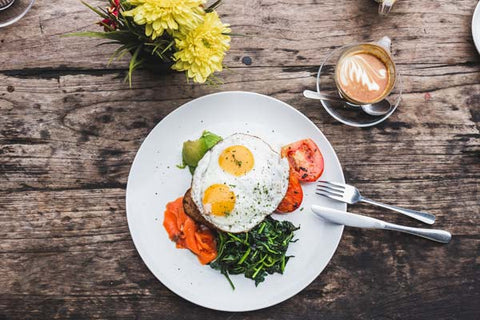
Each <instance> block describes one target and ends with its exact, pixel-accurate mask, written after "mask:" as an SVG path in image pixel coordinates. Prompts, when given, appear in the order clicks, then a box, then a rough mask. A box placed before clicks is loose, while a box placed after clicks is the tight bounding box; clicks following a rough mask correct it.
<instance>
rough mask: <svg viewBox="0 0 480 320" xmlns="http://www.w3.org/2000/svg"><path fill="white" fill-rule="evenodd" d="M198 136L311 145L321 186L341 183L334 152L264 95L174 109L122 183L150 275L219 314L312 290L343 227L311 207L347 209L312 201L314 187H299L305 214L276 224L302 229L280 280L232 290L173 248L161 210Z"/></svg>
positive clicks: (303, 121) (182, 178) (240, 281)
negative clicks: (239, 135)
mask: <svg viewBox="0 0 480 320" xmlns="http://www.w3.org/2000/svg"><path fill="white" fill-rule="evenodd" d="M203 130H209V131H212V132H214V133H216V134H219V135H221V136H224V137H225V136H228V135H230V134H233V133H236V132H243V133H250V134H254V135H257V136H259V137H261V138H263V139H264V140H265V141H267V142H269V143H270V144H271V145H272V146H273V147H276V148H278V150H279V149H280V146H281V145H284V144H287V143H290V142H293V141H297V140H299V139H303V138H312V139H313V140H314V141H315V142H316V143H317V144H318V146H319V147H320V149H321V151H322V154H323V156H324V159H325V171H324V173H323V175H322V178H323V179H325V180H332V181H339V182H344V178H343V173H342V169H341V166H340V163H339V161H338V159H337V156H336V154H335V152H334V151H333V148H332V146H331V145H330V143H329V142H328V140H327V139H326V138H325V136H324V135H323V134H322V133H321V132H320V130H319V129H318V128H317V127H316V126H315V125H314V124H313V123H312V122H311V121H310V120H309V119H308V118H307V117H305V116H304V115H303V114H301V113H300V112H298V111H297V110H295V109H294V108H292V107H291V106H289V105H287V104H286V103H283V102H281V101H279V100H276V99H273V98H271V97H268V96H264V95H260V94H256V93H248V92H221V93H217V94H212V95H208V96H204V97H202V98H199V99H195V100H193V101H190V102H188V103H186V104H185V105H183V106H181V107H179V108H178V109H176V110H175V111H173V112H172V113H171V114H169V115H168V116H167V117H165V118H164V119H163V120H162V121H160V123H159V124H158V125H157V126H156V127H155V128H154V129H153V130H152V131H151V132H150V134H149V135H148V136H147V138H146V139H145V141H144V142H143V144H142V146H141V147H140V149H139V151H138V153H137V155H136V157H135V160H134V162H133V165H132V168H131V170H130V175H129V177H128V185H127V205H126V209H127V218H128V226H129V228H130V233H131V235H132V238H133V241H134V243H135V246H136V248H137V250H138V252H139V253H140V256H141V257H142V259H143V261H144V262H145V264H146V265H147V266H148V268H149V269H150V271H151V272H152V273H153V274H154V275H155V276H156V277H157V278H158V280H160V281H161V282H162V283H163V284H164V285H165V286H167V287H168V288H169V289H170V290H172V291H173V292H175V293H176V294H178V295H179V296H181V297H183V298H185V299H187V300H189V301H191V302H193V303H196V304H198V305H201V306H204V307H207V308H211V309H216V310H224V311H248V310H255V309H261V308H265V307H269V306H272V305H274V304H277V303H279V302H282V301H284V300H286V299H288V298H290V297H292V296H293V295H295V294H296V293H298V292H299V291H301V290H302V289H304V288H305V287H306V286H307V285H308V284H309V283H311V282H312V281H313V280H314V279H315V278H316V277H317V276H318V275H319V274H320V273H321V272H322V270H323V269H324V268H325V266H326V265H327V263H328V262H329V261H330V259H331V257H332V255H333V253H334V252H335V250H336V248H337V246H338V242H339V241H340V238H341V236H342V231H343V227H342V226H338V225H333V224H329V223H326V222H323V221H322V220H321V219H318V218H317V217H315V216H314V215H313V214H312V212H311V210H310V207H311V205H312V204H314V203H315V204H320V205H324V206H329V207H332V208H336V209H340V210H346V205H344V204H341V203H337V202H333V201H330V200H328V199H324V198H323V197H319V196H316V195H315V194H314V189H315V186H314V184H308V185H303V190H304V200H303V204H302V208H304V209H303V210H301V209H300V208H299V209H298V210H297V211H295V212H293V213H290V214H288V215H278V214H275V215H274V218H276V219H279V220H283V219H286V220H289V221H291V222H293V223H294V224H295V225H300V226H301V228H300V230H298V231H297V232H296V233H295V234H296V238H298V239H299V240H298V241H297V242H295V243H292V244H291V245H290V247H289V249H288V252H287V254H288V255H294V256H295V257H294V258H292V259H290V261H289V262H288V264H287V266H286V269H285V273H284V274H283V275H280V274H274V275H269V276H268V277H267V278H266V280H265V282H263V283H261V284H260V285H259V286H258V287H255V284H254V281H252V280H250V279H247V278H245V277H243V275H235V276H232V277H231V279H232V281H233V282H234V284H235V286H236V289H235V290H232V288H231V287H230V285H229V283H228V282H227V280H226V279H225V277H224V276H223V275H222V274H221V273H220V272H218V271H216V270H213V269H212V268H210V267H209V266H208V265H207V266H202V265H201V264H200V263H199V262H198V260H197V258H196V256H194V255H193V254H192V253H191V252H190V251H188V250H186V249H176V248H175V244H174V243H173V242H171V241H170V240H169V239H168V236H167V233H166V232H165V230H164V228H163V225H162V222H163V212H164V210H165V205H166V204H167V203H168V202H170V201H172V200H175V199H176V198H178V197H180V196H182V195H183V194H184V193H185V191H186V190H187V189H188V187H189V185H190V182H191V175H190V173H189V171H188V170H187V169H185V170H181V169H178V168H177V167H176V165H177V164H180V163H181V148H182V144H183V142H184V141H185V140H189V139H196V138H198V137H199V136H200V135H201V133H202V131H203Z"/></svg>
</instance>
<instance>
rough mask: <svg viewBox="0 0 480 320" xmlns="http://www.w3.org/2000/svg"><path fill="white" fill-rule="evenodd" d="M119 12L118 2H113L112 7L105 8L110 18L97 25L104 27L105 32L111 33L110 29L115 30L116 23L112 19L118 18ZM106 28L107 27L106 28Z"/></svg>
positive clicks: (114, 0) (115, 0)
mask: <svg viewBox="0 0 480 320" xmlns="http://www.w3.org/2000/svg"><path fill="white" fill-rule="evenodd" d="M119 11H120V0H113V3H112V5H111V6H110V7H109V8H107V12H108V13H109V15H110V16H111V18H110V17H109V18H105V19H103V20H102V21H101V22H99V23H98V24H99V25H101V26H104V27H105V31H111V29H113V30H116V29H117V21H116V19H115V18H114V17H118V13H119ZM107 26H108V27H107Z"/></svg>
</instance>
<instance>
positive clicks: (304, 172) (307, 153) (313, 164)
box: [282, 139, 324, 182]
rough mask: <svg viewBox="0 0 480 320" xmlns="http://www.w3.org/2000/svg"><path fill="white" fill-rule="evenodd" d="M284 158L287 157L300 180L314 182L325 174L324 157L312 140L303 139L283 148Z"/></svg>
mask: <svg viewBox="0 0 480 320" xmlns="http://www.w3.org/2000/svg"><path fill="white" fill-rule="evenodd" d="M282 157H286V158H287V159H288V162H289V163H290V168H291V169H293V171H294V173H295V175H296V176H297V178H298V180H300V181H302V182H313V181H317V179H318V178H319V177H320V176H321V175H322V173H323V167H324V163H323V156H322V153H321V152H320V149H319V148H318V146H317V145H316V144H315V142H313V140H312V139H303V140H300V141H297V142H294V143H291V144H289V145H286V146H284V147H283V148H282Z"/></svg>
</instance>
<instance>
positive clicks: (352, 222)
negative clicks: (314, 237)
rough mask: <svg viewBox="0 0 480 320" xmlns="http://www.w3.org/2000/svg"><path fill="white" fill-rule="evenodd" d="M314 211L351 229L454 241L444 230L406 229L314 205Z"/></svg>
mask: <svg viewBox="0 0 480 320" xmlns="http://www.w3.org/2000/svg"><path fill="white" fill-rule="evenodd" d="M312 211H313V213H315V214H316V215H317V216H319V217H321V218H322V219H324V220H327V221H330V222H333V223H336V224H343V225H345V226H349V227H356V228H366V229H384V230H392V231H400V232H404V233H409V234H412V235H414V236H419V237H423V238H426V239H429V240H433V241H437V242H441V243H448V242H450V239H452V235H451V234H450V232H448V231H444V230H438V229H424V228H412V227H406V226H401V225H398V224H394V223H389V222H386V221H383V220H379V219H375V218H370V217H367V216H362V215H359V214H355V213H348V212H344V211H340V210H336V209H331V208H326V207H322V206H317V205H312Z"/></svg>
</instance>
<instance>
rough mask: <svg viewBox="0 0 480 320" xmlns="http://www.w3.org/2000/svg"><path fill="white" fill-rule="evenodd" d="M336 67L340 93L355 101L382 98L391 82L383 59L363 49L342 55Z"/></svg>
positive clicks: (363, 101)
mask: <svg viewBox="0 0 480 320" xmlns="http://www.w3.org/2000/svg"><path fill="white" fill-rule="evenodd" d="M336 69H337V70H336V81H337V86H339V89H341V93H342V95H343V96H344V97H347V98H349V99H351V100H352V101H354V102H357V103H365V104H368V103H370V102H373V101H378V100H379V99H382V98H383V97H384V96H386V95H387V94H388V92H389V91H390V90H391V87H392V84H393V83H392V79H391V78H390V77H391V72H389V70H388V67H387V65H386V64H385V63H384V62H383V60H382V59H380V58H379V57H377V56H376V55H374V54H371V53H370V52H366V51H363V50H362V51H353V52H350V53H349V54H346V55H344V56H343V57H342V58H341V59H340V60H339V61H338V64H337V68H336Z"/></svg>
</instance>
